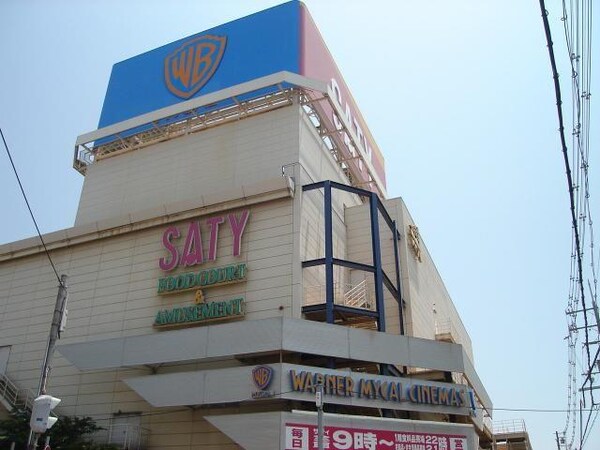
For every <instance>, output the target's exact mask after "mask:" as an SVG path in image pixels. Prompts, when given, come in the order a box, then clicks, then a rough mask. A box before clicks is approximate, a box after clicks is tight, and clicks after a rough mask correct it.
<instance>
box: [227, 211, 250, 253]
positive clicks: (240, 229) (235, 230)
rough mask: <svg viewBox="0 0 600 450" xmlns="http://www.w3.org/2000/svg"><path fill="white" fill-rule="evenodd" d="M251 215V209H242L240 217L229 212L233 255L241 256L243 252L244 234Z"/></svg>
mask: <svg viewBox="0 0 600 450" xmlns="http://www.w3.org/2000/svg"><path fill="white" fill-rule="evenodd" d="M249 216H250V211H249V210H247V209H246V210H244V211H242V214H241V215H240V217H239V219H238V218H237V217H236V215H235V214H228V215H227V218H228V219H229V225H230V226H231V234H232V235H233V256H240V254H241V253H242V234H243V233H244V229H245V228H246V223H248V217H249Z"/></svg>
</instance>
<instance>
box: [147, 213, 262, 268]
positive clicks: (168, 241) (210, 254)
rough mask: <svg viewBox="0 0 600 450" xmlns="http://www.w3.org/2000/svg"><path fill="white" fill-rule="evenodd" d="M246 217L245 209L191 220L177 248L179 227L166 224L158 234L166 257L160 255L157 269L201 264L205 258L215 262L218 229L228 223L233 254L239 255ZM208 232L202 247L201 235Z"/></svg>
mask: <svg viewBox="0 0 600 450" xmlns="http://www.w3.org/2000/svg"><path fill="white" fill-rule="evenodd" d="M249 216H250V211H249V210H247V209H246V210H243V211H241V212H240V213H230V214H227V215H222V216H214V217H210V218H208V219H205V220H202V221H200V220H194V221H192V222H190V223H189V225H188V227H187V234H186V236H185V241H184V243H183V247H181V249H179V248H178V247H177V245H178V242H180V241H181V239H182V238H183V234H182V232H181V229H180V228H179V227H176V226H174V225H172V226H170V227H168V228H167V229H166V230H165V231H164V233H163V236H162V244H163V247H164V248H165V250H167V252H168V254H169V256H166V257H161V258H160V259H159V260H158V266H159V267H160V268H161V270H163V271H165V272H169V271H171V270H173V269H175V268H176V267H179V266H183V267H191V266H195V265H198V264H203V263H204V262H205V261H216V259H217V248H218V241H219V230H220V229H221V228H222V227H226V226H229V228H230V230H231V236H232V243H231V245H232V251H231V254H232V255H233V256H240V254H241V252H242V236H243V234H244V230H245V229H246V224H247V223H248V218H249ZM203 233H204V235H205V236H206V235H207V234H208V248H207V249H206V251H205V249H204V244H203V239H202V234H203Z"/></svg>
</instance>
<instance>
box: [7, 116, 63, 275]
mask: <svg viewBox="0 0 600 450" xmlns="http://www.w3.org/2000/svg"><path fill="white" fill-rule="evenodd" d="M0 136H2V142H4V148H5V149H6V154H7V155H8V159H9V160H10V165H11V166H12V168H13V171H14V173H15V176H16V177H17V182H18V183H19V188H21V194H23V198H24V199H25V204H26V205H27V209H28V210H29V214H30V215H31V220H33V224H34V225H35V229H36V231H37V234H38V236H39V238H40V241H42V246H43V247H44V251H45V252H46V256H47V257H48V261H50V265H51V266H52V270H54V274H55V275H56V279H57V280H58V283H59V284H60V285H61V286H62V281H61V279H60V276H59V275H58V272H57V270H56V266H55V265H54V262H53V261H52V258H51V257H50V252H49V251H48V248H47V247H46V243H45V242H44V238H43V237H42V233H40V228H39V227H38V224H37V221H36V220H35V216H34V215H33V211H32V210H31V206H30V205H29V200H27V195H25V189H23V184H22V183H21V179H20V178H19V173H18V172H17V168H16V167H15V163H14V162H13V159H12V155H11V154H10V150H9V148H8V144H7V143H6V139H5V138H4V133H3V132H2V128H1V127H0Z"/></svg>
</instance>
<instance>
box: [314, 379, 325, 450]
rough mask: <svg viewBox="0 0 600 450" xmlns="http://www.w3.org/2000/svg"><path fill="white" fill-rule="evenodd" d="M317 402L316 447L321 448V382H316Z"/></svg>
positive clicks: (320, 449)
mask: <svg viewBox="0 0 600 450" xmlns="http://www.w3.org/2000/svg"><path fill="white" fill-rule="evenodd" d="M315 402H316V404H317V447H318V449H319V450H323V384H322V383H319V384H317V392H316V395H315Z"/></svg>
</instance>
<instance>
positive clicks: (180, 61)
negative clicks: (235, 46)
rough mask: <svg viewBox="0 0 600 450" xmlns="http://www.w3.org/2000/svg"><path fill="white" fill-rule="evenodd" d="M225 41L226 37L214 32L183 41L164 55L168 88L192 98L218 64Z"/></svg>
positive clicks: (183, 96)
mask: <svg viewBox="0 0 600 450" xmlns="http://www.w3.org/2000/svg"><path fill="white" fill-rule="evenodd" d="M226 44H227V37H226V36H214V35H211V34H205V35H202V36H199V37H195V38H192V39H190V40H189V41H186V42H184V43H183V44H182V45H181V46H180V47H179V48H178V49H177V50H175V51H174V52H173V53H171V54H169V55H168V56H167V57H166V58H165V84H166V85H167V89H169V91H170V92H171V93H173V94H174V95H176V96H177V97H181V98H185V99H188V98H190V97H192V96H193V95H194V94H195V93H196V92H198V91H199V90H200V89H201V88H202V86H204V85H205V84H206V83H207V82H208V80H210V78H211V77H212V76H213V74H214V73H215V71H216V70H217V68H218V67H219V64H220V62H221V59H222V58H223V53H224V52H225V46H226Z"/></svg>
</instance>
